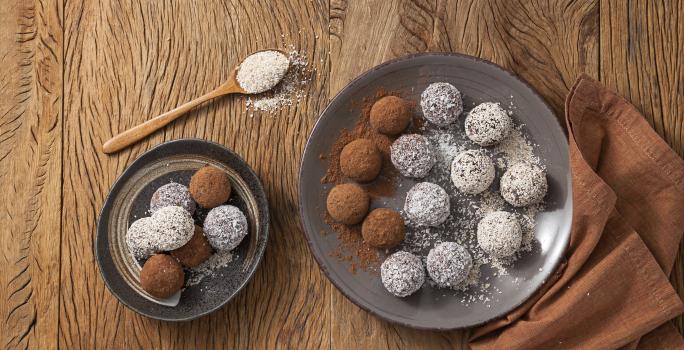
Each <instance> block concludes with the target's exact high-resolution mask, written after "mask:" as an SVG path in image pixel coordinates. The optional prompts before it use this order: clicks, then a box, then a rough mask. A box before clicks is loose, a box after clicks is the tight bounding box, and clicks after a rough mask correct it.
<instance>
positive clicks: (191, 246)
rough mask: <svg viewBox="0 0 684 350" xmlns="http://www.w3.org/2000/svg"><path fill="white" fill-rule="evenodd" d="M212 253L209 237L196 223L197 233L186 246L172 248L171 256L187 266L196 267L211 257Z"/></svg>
mask: <svg viewBox="0 0 684 350" xmlns="http://www.w3.org/2000/svg"><path fill="white" fill-rule="evenodd" d="M211 253H212V249H211V246H210V245H209V241H207V238H206V237H204V232H203V231H202V228H201V227H199V226H197V225H195V233H194V234H193V235H192V238H190V240H189V241H188V243H185V245H184V246H182V247H180V248H178V249H176V250H172V251H171V256H173V257H174V258H176V259H177V260H178V261H179V262H180V263H181V264H182V265H183V266H185V267H195V266H197V265H199V264H201V263H203V262H205V261H206V260H207V259H209V257H210V256H211Z"/></svg>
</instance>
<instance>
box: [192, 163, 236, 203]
mask: <svg viewBox="0 0 684 350" xmlns="http://www.w3.org/2000/svg"><path fill="white" fill-rule="evenodd" d="M230 191H231V186H230V179H229V178H228V174H226V172H225V171H223V170H221V169H219V168H216V167H213V166H210V165H207V166H204V167H202V168H201V169H199V170H197V172H196V173H195V174H194V175H192V178H190V194H192V198H194V199H195V202H197V204H199V205H201V206H202V207H204V208H207V209H211V208H214V207H217V206H219V205H221V204H223V203H225V202H226V201H228V198H230Z"/></svg>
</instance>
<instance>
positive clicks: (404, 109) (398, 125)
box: [370, 96, 411, 135]
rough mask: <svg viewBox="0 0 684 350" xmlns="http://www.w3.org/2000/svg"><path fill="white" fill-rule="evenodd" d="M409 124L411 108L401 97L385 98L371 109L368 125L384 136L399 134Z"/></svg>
mask: <svg viewBox="0 0 684 350" xmlns="http://www.w3.org/2000/svg"><path fill="white" fill-rule="evenodd" d="M410 122H411V106H410V105H409V103H408V102H407V101H406V100H404V99H403V98H401V97H397V96H385V97H383V98H381V99H379V100H377V101H376V102H375V103H374V104H373V107H371V110H370V124H371V126H372V127H373V129H375V130H377V131H378V132H380V133H383V134H385V135H398V134H401V132H402V131H404V130H406V127H407V126H408V125H409V123H410Z"/></svg>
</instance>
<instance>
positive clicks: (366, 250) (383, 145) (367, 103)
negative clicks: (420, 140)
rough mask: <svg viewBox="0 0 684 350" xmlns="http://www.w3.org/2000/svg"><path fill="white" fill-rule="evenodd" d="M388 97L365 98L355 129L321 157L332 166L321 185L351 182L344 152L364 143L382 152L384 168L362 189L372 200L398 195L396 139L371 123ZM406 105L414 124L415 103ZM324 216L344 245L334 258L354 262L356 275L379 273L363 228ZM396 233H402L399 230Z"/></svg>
mask: <svg viewBox="0 0 684 350" xmlns="http://www.w3.org/2000/svg"><path fill="white" fill-rule="evenodd" d="M388 95H390V93H388V92H386V91H383V90H380V91H378V92H377V93H376V94H375V95H374V96H371V97H366V98H364V99H363V101H361V104H360V105H359V106H358V107H360V109H361V113H360V115H359V119H358V121H357V122H356V124H355V125H354V127H353V128H351V129H346V128H344V129H342V130H340V134H339V136H338V137H337V139H336V140H335V142H334V143H333V145H332V147H331V149H330V153H329V154H327V155H324V154H321V155H319V158H320V159H321V160H327V162H328V168H327V170H326V174H325V175H324V176H323V178H322V179H321V183H327V184H336V185H339V184H342V183H344V182H346V181H347V179H349V176H347V175H346V174H345V172H343V171H342V168H341V166H340V160H341V156H342V153H343V150H344V149H345V146H347V145H349V144H350V143H352V142H354V141H357V140H360V139H364V140H367V141H370V142H371V143H372V144H374V145H375V147H376V148H377V150H378V151H379V152H380V158H381V166H380V173H379V174H378V175H377V176H376V177H375V179H374V180H372V182H369V183H367V184H364V185H363V186H362V187H363V189H365V191H366V193H367V194H368V195H369V196H370V198H378V197H389V196H392V195H394V192H395V190H396V179H397V177H398V176H399V174H398V172H397V171H396V169H395V168H394V167H393V166H392V163H391V161H390V146H391V145H392V143H393V142H394V137H392V136H387V135H384V134H382V133H380V132H379V131H378V129H377V128H374V127H373V126H372V125H371V121H370V116H371V110H372V108H373V105H374V104H375V102H376V101H378V100H380V99H382V98H383V97H385V96H388ZM402 101H403V103H404V104H403V105H402V107H401V109H407V110H408V111H409V112H410V114H409V124H410V121H411V118H412V117H413V112H412V111H413V110H414V108H415V103H412V102H408V101H405V100H402ZM395 102H396V100H395ZM395 107H396V106H392V107H391V108H395ZM388 108H390V107H388ZM385 112H386V111H385ZM416 119H418V118H416ZM407 125H408V124H407ZM406 127H407V126H404V127H403V128H402V130H403V129H406ZM352 180H353V179H352ZM324 215H325V217H324V221H325V222H326V223H327V224H328V225H329V226H330V227H331V228H332V230H333V231H334V232H335V233H336V234H337V237H338V239H339V241H340V244H339V246H338V247H337V248H336V249H335V251H333V252H332V254H331V255H332V256H334V257H336V258H338V259H340V260H341V261H347V262H350V263H351V271H352V272H356V270H357V269H359V268H360V269H362V270H364V271H369V272H371V273H376V272H377V270H378V268H379V266H380V255H379V252H378V251H377V249H376V248H374V247H372V246H371V245H369V244H368V243H366V242H364V240H363V236H362V232H361V225H360V224H355V225H345V224H343V223H341V222H339V221H337V220H335V219H334V218H333V217H332V216H331V215H330V213H328V212H327V211H326V212H325V214H324ZM394 231H396V232H398V231H400V230H399V229H398V228H397V229H396V230H394Z"/></svg>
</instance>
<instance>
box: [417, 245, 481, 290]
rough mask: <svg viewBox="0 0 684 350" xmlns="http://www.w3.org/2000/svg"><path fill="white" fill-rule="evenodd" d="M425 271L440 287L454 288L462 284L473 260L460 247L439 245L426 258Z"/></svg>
mask: <svg viewBox="0 0 684 350" xmlns="http://www.w3.org/2000/svg"><path fill="white" fill-rule="evenodd" d="M426 264H427V271H428V274H430V277H431V278H432V279H433V280H434V281H435V283H437V285H438V286H440V287H455V286H458V285H459V284H460V283H461V282H463V281H464V280H465V279H466V277H468V274H469V273H470V269H471V268H472V267H473V258H472V257H471V256H470V253H468V251H467V250H466V249H465V248H463V246H462V245H460V244H458V243H455V242H444V243H440V244H438V245H437V246H435V247H434V248H432V249H431V250H430V253H428V256H427V262H426Z"/></svg>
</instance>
